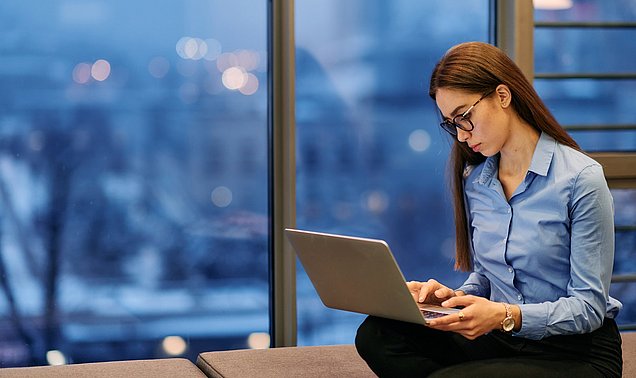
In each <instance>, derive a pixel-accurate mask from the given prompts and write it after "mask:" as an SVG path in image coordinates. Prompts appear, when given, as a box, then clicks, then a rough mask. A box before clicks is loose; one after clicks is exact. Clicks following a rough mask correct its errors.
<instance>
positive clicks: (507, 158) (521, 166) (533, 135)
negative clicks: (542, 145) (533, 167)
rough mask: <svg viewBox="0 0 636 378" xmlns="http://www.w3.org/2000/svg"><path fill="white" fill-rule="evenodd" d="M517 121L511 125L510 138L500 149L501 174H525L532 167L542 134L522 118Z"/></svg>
mask: <svg viewBox="0 0 636 378" xmlns="http://www.w3.org/2000/svg"><path fill="white" fill-rule="evenodd" d="M515 121H516V122H513V123H512V125H511V127H512V130H511V133H510V138H509V139H508V140H507V141H506V144H505V145H504V146H503V148H502V149H501V151H500V159H499V174H500V175H502V174H503V175H505V176H518V175H525V174H526V172H527V171H528V168H529V167H530V163H531V162H532V156H533V155H534V150H535V148H536V147H537V143H538V142H539V136H540V135H541V133H540V131H539V130H537V129H535V128H534V127H532V126H530V125H529V124H527V123H525V122H523V121H522V120H520V119H517V120H515Z"/></svg>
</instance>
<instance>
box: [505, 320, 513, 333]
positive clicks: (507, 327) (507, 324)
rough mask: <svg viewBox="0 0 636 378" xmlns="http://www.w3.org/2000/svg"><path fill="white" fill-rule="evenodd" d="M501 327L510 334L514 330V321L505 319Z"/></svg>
mask: <svg viewBox="0 0 636 378" xmlns="http://www.w3.org/2000/svg"><path fill="white" fill-rule="evenodd" d="M502 326H503V327H502V328H503V330H504V331H506V332H510V331H512V330H513V329H514V328H515V320H514V319H513V318H505V319H504V321H503V323H502Z"/></svg>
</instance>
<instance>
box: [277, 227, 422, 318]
mask: <svg viewBox="0 0 636 378" xmlns="http://www.w3.org/2000/svg"><path fill="white" fill-rule="evenodd" d="M285 234H286V235H287V238H288V240H289V241H290V243H291V244H292V246H293V247H294V249H295V251H296V254H297V256H298V258H299V260H300V262H301V264H302V265H303V267H304V268H305V271H306V272H307V275H308V276H309V279H310V280H311V282H312V284H313V285H314V287H315V289H316V291H317V292H318V295H319V296H320V299H321V300H322V302H323V303H324V304H325V306H327V307H330V308H335V309H339V310H346V311H352V312H358V313H362V314H368V315H375V316H380V317H384V318H389V319H395V320H401V321H406V322H411V323H418V324H425V323H426V322H425V320H424V317H423V316H422V313H421V312H420V310H419V309H418V305H417V304H416V303H415V301H414V300H413V298H412V296H411V293H410V292H409V290H408V287H407V286H406V282H405V279H404V276H403V275H402V272H401V271H400V269H399V268H398V265H397V263H396V261H395V258H394V257H393V254H392V253H391V251H390V249H389V246H388V245H387V243H386V242H384V241H383V240H376V239H365V238H358V237H351V236H343V235H334V234H326V233H320V232H312V231H305V230H297V229H285Z"/></svg>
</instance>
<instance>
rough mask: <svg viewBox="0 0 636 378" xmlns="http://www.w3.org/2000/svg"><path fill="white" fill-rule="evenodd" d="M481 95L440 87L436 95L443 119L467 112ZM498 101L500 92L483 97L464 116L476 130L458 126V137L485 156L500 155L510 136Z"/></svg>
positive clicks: (460, 140) (504, 115)
mask: <svg viewBox="0 0 636 378" xmlns="http://www.w3.org/2000/svg"><path fill="white" fill-rule="evenodd" d="M481 96H482V94H480V93H471V92H466V91H462V90H458V89H450V88H439V89H438V90H437V92H436V94H435V102H436V103H437V107H438V108H439V110H440V111H441V112H442V115H443V117H444V119H450V120H452V119H453V118H454V117H455V116H457V115H460V114H463V113H464V112H466V111H467V110H468V109H469V108H470V107H471V106H472V105H473V104H475V103H476V102H477V101H478V100H479V99H480V98H481ZM498 100H499V97H498V94H497V91H495V92H493V93H492V94H490V95H488V96H486V97H485V98H483V99H482V100H481V101H479V103H477V105H475V106H474V107H473V108H472V109H471V110H470V112H469V113H468V114H466V117H465V118H468V119H470V122H471V123H472V124H473V126H474V128H473V130H472V131H464V130H462V129H459V128H458V129H457V140H458V141H459V142H462V143H466V144H468V146H469V147H470V148H471V149H472V150H473V151H474V152H479V153H480V154H482V155H484V156H492V155H495V154H497V153H498V152H499V151H501V148H502V147H503V145H504V143H505V142H506V140H507V139H508V135H509V129H510V128H509V127H508V123H507V122H506V118H505V117H506V114H505V112H504V111H503V108H502V107H501V106H500V102H499V101H498Z"/></svg>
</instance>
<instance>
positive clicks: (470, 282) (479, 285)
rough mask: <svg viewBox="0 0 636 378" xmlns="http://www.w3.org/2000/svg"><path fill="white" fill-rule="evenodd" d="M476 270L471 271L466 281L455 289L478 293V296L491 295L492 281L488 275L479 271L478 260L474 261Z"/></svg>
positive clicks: (468, 293) (471, 293) (486, 296)
mask: <svg viewBox="0 0 636 378" xmlns="http://www.w3.org/2000/svg"><path fill="white" fill-rule="evenodd" d="M474 265H475V266H474V268H475V269H474V271H473V272H472V273H470V275H469V276H468V278H467V279H466V281H464V283H463V284H462V286H460V287H459V288H457V289H455V290H461V291H463V292H464V293H466V294H467V295H476V296H478V297H484V298H488V297H490V281H489V280H488V278H486V276H484V275H483V274H481V273H479V270H480V266H479V263H478V262H477V261H475V262H474Z"/></svg>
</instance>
